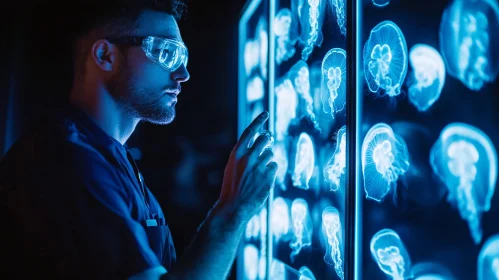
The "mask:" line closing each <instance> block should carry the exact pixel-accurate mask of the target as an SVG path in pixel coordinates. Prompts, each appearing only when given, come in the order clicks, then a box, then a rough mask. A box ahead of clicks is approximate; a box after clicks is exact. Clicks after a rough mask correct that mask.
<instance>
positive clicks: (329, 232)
mask: <svg viewBox="0 0 499 280" xmlns="http://www.w3.org/2000/svg"><path fill="white" fill-rule="evenodd" d="M322 232H323V234H324V237H325V239H326V240H327V244H326V254H325V255H324V261H325V262H326V263H327V264H328V265H331V266H333V267H334V270H335V272H336V274H337V275H338V277H340V279H342V280H343V279H344V278H345V275H344V272H343V260H342V258H341V247H342V245H343V244H341V242H340V240H341V223H340V213H339V212H338V209H336V208H334V207H332V206H328V207H326V208H324V210H323V211H322Z"/></svg>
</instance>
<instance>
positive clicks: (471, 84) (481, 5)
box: [440, 0, 499, 91]
mask: <svg viewBox="0 0 499 280" xmlns="http://www.w3.org/2000/svg"><path fill="white" fill-rule="evenodd" d="M497 30H499V5H498V2H497V0H482V1H473V0H454V1H453V2H452V3H451V4H450V5H449V6H448V7H447V8H446V9H445V11H444V13H443V15H442V20H441V22H440V52H441V53H442V56H443V58H444V61H445V65H446V67H447V71H448V73H449V74H450V75H451V76H453V77H455V78H457V79H459V80H461V82H462V83H463V84H464V85H465V86H466V87H468V88H469V89H471V90H474V91H479V90H480V89H481V88H482V87H483V85H484V83H488V82H492V81H493V80H495V78H496V77H497V73H498V72H499V59H497V57H498V56H499V37H498V36H497V34H498V33H497Z"/></svg>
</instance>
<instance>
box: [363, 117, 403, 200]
mask: <svg viewBox="0 0 499 280" xmlns="http://www.w3.org/2000/svg"><path fill="white" fill-rule="evenodd" d="M409 166H410V163H409V152H408V150H407V145H406V144H405V141H404V139H403V138H402V137H400V136H398V135H396V134H395V133H394V132H393V130H392V128H391V127H390V126H388V125H387V124H384V123H378V124H375V125H374V126H373V127H371V129H370V130H369V131H368V132H367V134H366V136H365V138H364V142H363V143H362V173H363V177H364V189H365V191H366V198H368V199H372V200H375V201H377V202H381V201H383V199H384V197H385V196H386V194H387V193H388V192H389V191H390V189H391V188H392V186H394V187H396V185H397V180H398V178H399V176H401V175H403V174H405V172H406V171H407V170H408V169H409Z"/></svg>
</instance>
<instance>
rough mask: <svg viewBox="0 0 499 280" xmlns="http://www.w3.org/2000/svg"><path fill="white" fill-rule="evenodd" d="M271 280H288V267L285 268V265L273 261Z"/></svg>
mask: <svg viewBox="0 0 499 280" xmlns="http://www.w3.org/2000/svg"><path fill="white" fill-rule="evenodd" d="M270 279H273V280H274V279H275V280H286V267H285V266H284V263H282V262H280V261H278V260H276V259H272V262H271V264H270Z"/></svg>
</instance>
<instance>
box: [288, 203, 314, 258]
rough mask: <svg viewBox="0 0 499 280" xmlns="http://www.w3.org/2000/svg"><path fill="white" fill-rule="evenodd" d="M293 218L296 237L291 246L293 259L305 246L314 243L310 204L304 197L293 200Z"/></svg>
mask: <svg viewBox="0 0 499 280" xmlns="http://www.w3.org/2000/svg"><path fill="white" fill-rule="evenodd" d="M291 220H292V221H293V233H294V237H293V240H292V241H291V243H289V247H290V248H291V249H292V250H293V251H292V252H291V254H290V256H289V257H290V258H291V261H292V262H294V260H295V256H296V255H298V254H299V253H300V251H301V249H302V248H303V247H305V246H311V245H312V220H311V218H310V214H309V213H308V204H307V202H306V201H305V200H304V199H302V198H297V199H295V200H293V203H292V204H291Z"/></svg>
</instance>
